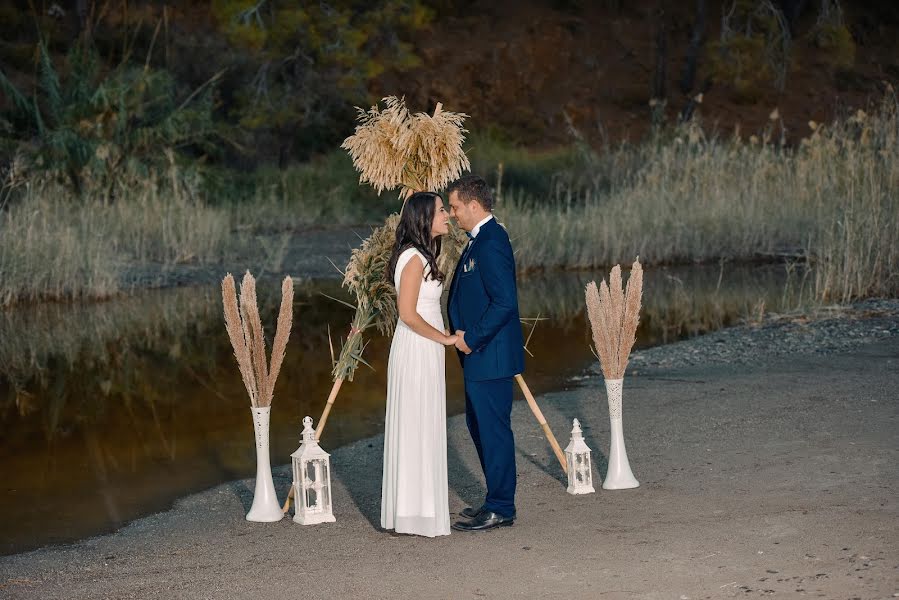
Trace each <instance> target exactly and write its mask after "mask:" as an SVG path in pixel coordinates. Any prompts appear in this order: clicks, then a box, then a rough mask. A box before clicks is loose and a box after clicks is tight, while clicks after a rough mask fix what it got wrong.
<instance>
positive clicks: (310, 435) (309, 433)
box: [303, 416, 315, 442]
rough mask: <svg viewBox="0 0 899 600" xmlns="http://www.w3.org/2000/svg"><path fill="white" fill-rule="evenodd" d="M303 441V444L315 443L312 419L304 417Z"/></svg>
mask: <svg viewBox="0 0 899 600" xmlns="http://www.w3.org/2000/svg"><path fill="white" fill-rule="evenodd" d="M303 441H304V442H314V441H315V430H314V429H312V417H309V416H307V417H305V418H304V419H303Z"/></svg>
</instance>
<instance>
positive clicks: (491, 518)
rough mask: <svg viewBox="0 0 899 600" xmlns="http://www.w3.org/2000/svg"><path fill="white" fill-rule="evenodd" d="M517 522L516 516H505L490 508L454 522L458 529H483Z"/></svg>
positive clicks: (455, 527)
mask: <svg viewBox="0 0 899 600" xmlns="http://www.w3.org/2000/svg"><path fill="white" fill-rule="evenodd" d="M514 522H515V517H504V516H502V515H499V514H496V513H495V512H491V511H489V510H482V511H481V512H479V513H478V515H477V516H476V517H474V518H472V519H460V520H458V521H456V522H455V523H453V525H452V527H453V529H455V530H457V531H483V530H485V529H493V528H494V527H507V526H509V525H511V524H512V523H514Z"/></svg>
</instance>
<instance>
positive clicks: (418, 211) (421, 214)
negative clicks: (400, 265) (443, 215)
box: [387, 192, 444, 282]
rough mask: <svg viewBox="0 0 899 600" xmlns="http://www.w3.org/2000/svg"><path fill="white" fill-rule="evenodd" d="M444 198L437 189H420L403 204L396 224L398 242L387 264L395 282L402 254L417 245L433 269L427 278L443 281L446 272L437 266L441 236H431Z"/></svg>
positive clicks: (389, 279)
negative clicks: (426, 190)
mask: <svg viewBox="0 0 899 600" xmlns="http://www.w3.org/2000/svg"><path fill="white" fill-rule="evenodd" d="M438 198H440V196H438V195H437V194H435V193H434V192H416V193H414V194H412V195H411V196H409V199H408V200H406V205H405V206H404V207H403V212H402V216H400V222H399V224H398V225H397V226H396V244H394V246H393V254H391V255H390V262H389V263H387V277H388V281H394V276H395V275H396V262H397V261H398V260H399V258H400V254H402V253H403V252H404V251H406V250H408V249H409V248H415V249H416V250H418V251H419V252H421V253H422V254H423V255H424V257H425V260H427V263H428V264H427V266H428V267H430V272H429V273H428V275H427V277H426V279H427V278H430V279H436V280H437V281H441V282H442V281H443V280H444V275H443V273H441V272H440V269H438V268H437V257H438V256H440V236H437V237H431V227H432V225H433V224H434V212H435V211H434V207H435V205H436V204H437V203H436V200H437V199H438Z"/></svg>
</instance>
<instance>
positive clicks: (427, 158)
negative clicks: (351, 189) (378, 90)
mask: <svg viewBox="0 0 899 600" xmlns="http://www.w3.org/2000/svg"><path fill="white" fill-rule="evenodd" d="M383 102H384V104H385V105H386V106H385V108H384V109H383V110H381V109H379V108H378V107H377V105H376V106H372V107H371V108H370V109H369V110H368V111H365V110H363V109H361V108H358V109H357V110H358V111H359V114H358V117H357V119H358V121H359V125H357V126H356V131H355V133H354V134H353V135H351V136H350V137H348V138H346V139H345V140H344V141H343V144H342V145H341V148H344V149H345V150H347V151H348V152H349V153H350V157H351V158H352V159H353V166H354V167H355V168H356V170H357V171H359V183H369V184H371V186H372V187H373V188H375V190H376V191H377V192H378V194H380V193H381V192H382V191H384V190H394V189H397V188H400V198H401V199H402V198H405V197H406V194H407V193H408V192H409V191H410V190H432V191H436V190H440V189H443V188H445V187H446V186H447V184H449V183H450V182H451V181H453V180H455V179H458V178H459V176H460V175H461V174H462V172H463V171H467V170H470V169H471V164H470V163H469V161H468V157H467V156H466V155H465V152H464V151H463V150H462V144H463V143H464V142H465V133H467V131H466V130H465V129H464V128H463V126H462V125H463V123H464V121H465V119H466V118H467V117H468V115H466V114H463V113H454V112H448V111H445V110H443V105H442V104H440V103H438V104H437V107H436V108H435V109H434V114H433V115H428V114H426V113H416V114H414V115H413V114H411V113H410V112H409V110H408V109H407V108H406V104H405V101H404V99H402V98H397V97H396V96H388V97H386V98H384V99H383Z"/></svg>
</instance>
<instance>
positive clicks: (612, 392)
mask: <svg viewBox="0 0 899 600" xmlns="http://www.w3.org/2000/svg"><path fill="white" fill-rule="evenodd" d="M622 383H623V380H622V379H606V396H608V399H609V421H610V423H611V426H612V427H611V429H612V431H611V436H610V438H609V470H608V472H607V473H606V478H605V481H603V482H602V489H604V490H626V489H630V488H635V487H638V486H639V485H640V482H639V481H637V478H636V477H634V474H633V473H632V472H631V465H630V463H628V461H627V450H626V449H625V447H624V429H623V428H622V425H621V388H622Z"/></svg>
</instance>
